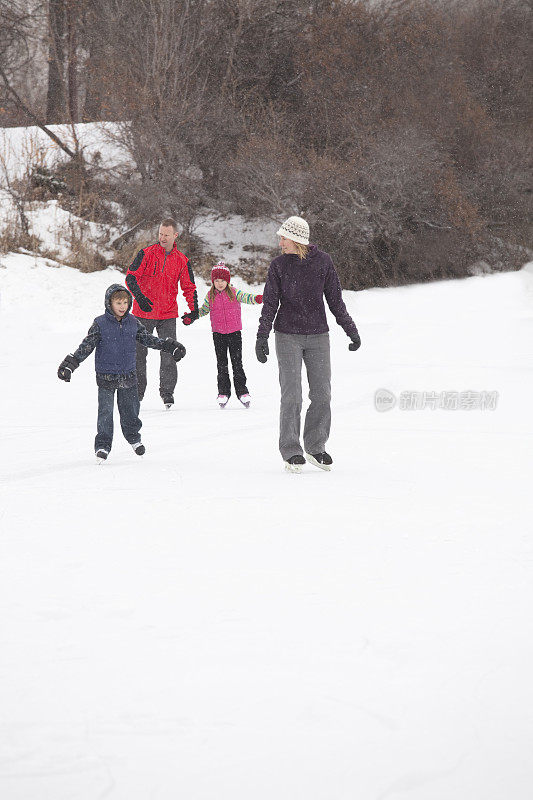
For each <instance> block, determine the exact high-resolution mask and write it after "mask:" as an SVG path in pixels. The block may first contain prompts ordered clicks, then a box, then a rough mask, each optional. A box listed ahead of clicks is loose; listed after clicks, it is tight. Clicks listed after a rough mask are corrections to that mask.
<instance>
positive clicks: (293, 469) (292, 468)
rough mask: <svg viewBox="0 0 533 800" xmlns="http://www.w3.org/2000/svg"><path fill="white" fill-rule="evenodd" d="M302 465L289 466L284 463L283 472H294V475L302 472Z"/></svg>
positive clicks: (287, 463)
mask: <svg viewBox="0 0 533 800" xmlns="http://www.w3.org/2000/svg"><path fill="white" fill-rule="evenodd" d="M302 467H303V464H289V462H288V461H286V462H285V472H294V473H295V474H296V475H297V474H299V473H300V472H301V471H302Z"/></svg>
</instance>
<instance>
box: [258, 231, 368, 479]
mask: <svg viewBox="0 0 533 800" xmlns="http://www.w3.org/2000/svg"><path fill="white" fill-rule="evenodd" d="M277 234H278V236H279V237H280V240H279V245H280V248H281V253H282V254H281V255H280V256H278V257H277V258H275V259H274V261H272V263H271V264H270V268H269V270H268V277H267V281H266V284H265V290H264V293H263V310H262V313H261V318H260V320H259V329H258V331H257V342H256V346H255V352H256V355H257V358H258V360H259V361H260V362H261V363H263V364H264V363H265V362H266V360H267V356H268V354H269V349H268V335H269V333H270V330H271V328H272V324H274V331H275V336H276V355H277V357H278V366H279V382H280V386H281V406H280V434H279V449H280V452H281V455H282V458H283V460H284V462H285V469H287V470H288V471H290V472H301V471H302V465H303V464H305V461H306V459H307V461H309V462H310V463H311V464H314V465H315V466H317V467H320V469H325V470H329V469H331V464H332V463H333V461H332V458H331V456H330V455H329V454H328V453H326V442H327V440H328V437H329V432H330V428H331V365H330V357H329V333H328V331H329V328H328V324H327V321H326V310H325V308H324V297H325V298H326V301H327V304H328V306H329V308H330V311H331V313H332V314H333V316H334V317H335V319H336V320H337V322H338V324H339V325H340V326H341V327H342V328H343V329H344V330H345V331H346V333H347V335H348V336H349V337H350V339H351V340H352V342H351V344H350V345H349V349H350V350H357V349H358V348H359V347H360V345H361V339H360V337H359V333H358V332H357V327H356V325H355V322H354V321H353V319H352V318H351V317H350V315H349V314H348V311H347V310H346V306H345V305H344V301H343V299H342V290H341V285H340V281H339V277H338V275H337V273H336V271H335V267H334V266H333V262H332V260H331V258H330V256H329V255H328V254H327V253H324V252H323V251H322V250H319V249H318V248H317V247H316V245H309V225H308V224H307V222H306V221H305V219H302V217H289V218H288V219H287V220H285V222H284V223H283V225H282V226H281V227H280V229H279V230H278V231H277ZM302 361H303V362H304V364H305V367H306V370H307V379H308V381H309V399H310V400H311V404H310V406H309V408H308V409H307V413H306V416H305V424H304V433H303V444H304V448H303V449H302V446H301V444H300V415H301V411H302ZM304 451H305V458H304Z"/></svg>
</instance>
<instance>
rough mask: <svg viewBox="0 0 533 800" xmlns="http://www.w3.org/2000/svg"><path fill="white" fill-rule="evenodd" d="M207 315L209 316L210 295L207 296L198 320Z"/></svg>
mask: <svg viewBox="0 0 533 800" xmlns="http://www.w3.org/2000/svg"><path fill="white" fill-rule="evenodd" d="M206 314H209V295H208V294H206V296H205V300H204V302H203V303H202V307H201V309H200V310H199V311H198V318H200V317H205V315H206Z"/></svg>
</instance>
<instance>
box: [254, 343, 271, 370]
mask: <svg viewBox="0 0 533 800" xmlns="http://www.w3.org/2000/svg"><path fill="white" fill-rule="evenodd" d="M269 352H270V350H269V349H268V336H258V337H257V341H256V343H255V354H256V356H257V360H258V361H260V362H261V364H266V362H267V357H268V354H269Z"/></svg>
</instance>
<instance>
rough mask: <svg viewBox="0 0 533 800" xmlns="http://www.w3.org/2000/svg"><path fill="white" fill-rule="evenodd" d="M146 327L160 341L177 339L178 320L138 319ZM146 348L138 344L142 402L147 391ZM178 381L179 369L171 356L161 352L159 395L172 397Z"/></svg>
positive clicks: (139, 387) (139, 383)
mask: <svg viewBox="0 0 533 800" xmlns="http://www.w3.org/2000/svg"><path fill="white" fill-rule="evenodd" d="M136 319H138V320H139V322H140V323H141V324H142V325H144V327H145V328H146V330H147V331H148V333H153V332H154V328H155V329H156V331H157V335H158V336H159V338H160V339H166V338H167V336H168V337H169V338H170V339H175V338H176V319H175V318H174V319H143V318H142V317H136ZM146 353H147V350H146V347H143V346H142V345H141V344H139V342H137V385H138V389H139V400H142V399H143V397H144V393H145V391H146ZM177 380H178V368H177V366H176V362H175V361H174V359H173V358H172V356H171V355H170V353H166V352H164V351H163V350H162V351H161V366H160V367H159V394H160V395H161V397H172V396H173V394H174V389H175V388H176V382H177Z"/></svg>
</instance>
